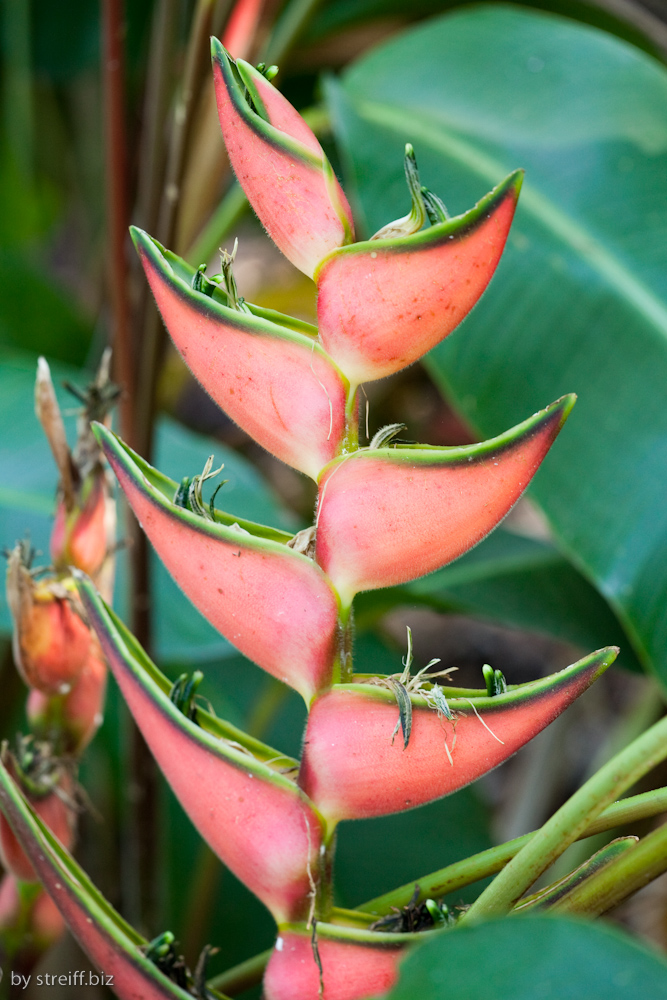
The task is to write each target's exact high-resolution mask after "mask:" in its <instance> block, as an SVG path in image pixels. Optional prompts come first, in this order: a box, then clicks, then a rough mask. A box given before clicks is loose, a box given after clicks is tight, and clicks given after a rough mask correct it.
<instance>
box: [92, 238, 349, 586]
mask: <svg viewBox="0 0 667 1000" xmlns="http://www.w3.org/2000/svg"><path fill="white" fill-rule="evenodd" d="M131 232H132V238H133V239H134V243H135V246H136V248H137V251H138V253H139V256H140V258H141V262H142V264H143V266H144V270H145V272H146V277H147V278H148V281H149V284H150V286H151V289H152V291H153V294H154V296H155V299H156V302H157V305H158V308H159V310H160V313H161V314H162V318H163V320H164V323H165V326H166V327H167V329H168V331H169V333H170V335H171V338H172V340H173V341H174V344H175V345H176V347H177V348H178V350H179V351H180V353H181V355H182V357H183V360H184V361H185V363H186V364H187V365H188V367H189V368H190V370H191V371H192V373H193V375H194V376H195V377H196V378H197V379H198V380H199V381H200V382H201V384H202V385H203V387H204V388H205V389H206V391H207V392H208V393H209V395H210V396H211V397H212V398H213V399H214V400H215V402H216V403H217V404H218V406H220V407H221V408H222V409H223V410H224V411H225V412H226V413H228V414H229V416H230V417H231V418H232V419H233V420H235V421H236V423H237V424H239V426H240V427H242V428H243V430H245V431H246V432H247V433H248V434H250V435H251V436H252V437H253V438H254V439H255V441H257V442H258V443H259V444H261V445H262V446H263V447H264V448H266V449H267V450H268V451H270V452H271V454H273V455H276V456H277V457H278V458H280V459H282V460H283V461H284V462H287V464H288V465H291V466H293V467H294V468H295V469H299V470H300V471H301V472H305V473H306V474H307V475H309V476H312V478H313V479H317V476H318V475H319V473H320V470H321V469H322V467H323V466H324V465H326V463H327V462H329V461H331V459H332V458H335V456H336V455H337V454H339V453H340V449H341V445H342V442H343V440H344V438H345V434H346V405H347V394H348V389H349V385H348V382H347V380H346V379H345V378H344V377H343V376H342V375H341V373H340V371H339V370H338V369H337V368H336V366H335V365H334V364H333V362H332V361H331V359H330V358H329V357H328V355H327V354H326V353H325V351H323V350H322V347H321V345H320V344H318V343H317V341H316V340H315V339H314V338H315V337H316V336H317V330H316V329H315V328H314V327H311V326H310V325H309V324H307V323H301V322H299V321H296V320H288V322H289V323H290V324H291V326H288V325H285V324H284V323H283V322H282V319H283V318H282V317H281V316H280V314H279V313H272V312H270V311H269V310H262V309H258V308H257V307H254V306H249V307H248V309H249V310H252V311H243V310H241V311H240V310H238V309H234V308H231V306H230V305H229V304H228V298H227V296H226V295H225V292H224V290H223V289H218V288H217V287H216V286H215V285H214V284H213V283H212V282H209V281H208V279H203V280H204V282H205V288H207V290H206V291H204V290H202V291H199V290H196V289H195V288H193V286H192V278H193V275H194V274H195V272H193V270H192V269H191V268H188V266H187V265H186V264H185V263H184V261H181V260H180V259H179V258H178V257H176V256H175V255H173V254H170V253H169V252H168V251H166V250H164V248H163V247H161V246H160V244H159V243H157V242H156V241H155V240H153V239H151V237H150V236H148V235H147V234H146V233H144V232H143V231H142V230H140V229H136V228H134V227H133V228H132V230H131ZM209 292H210V293H211V294H208V293H209ZM285 319H287V318H285ZM82 568H83V567H82Z"/></svg>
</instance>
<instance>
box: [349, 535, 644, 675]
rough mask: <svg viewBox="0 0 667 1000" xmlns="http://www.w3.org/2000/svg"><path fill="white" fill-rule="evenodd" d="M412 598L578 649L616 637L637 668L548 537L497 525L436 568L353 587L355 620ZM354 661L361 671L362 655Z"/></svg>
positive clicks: (605, 612) (626, 650) (629, 654)
mask: <svg viewBox="0 0 667 1000" xmlns="http://www.w3.org/2000/svg"><path fill="white" fill-rule="evenodd" d="M415 604H416V605H421V606H423V607H430V608H433V610H435V611H442V612H455V613H459V614H469V615H473V616H477V617H480V618H485V619H487V620H490V621H495V622H498V623H500V624H502V625H510V626H515V627H517V628H524V629H529V630H530V631H533V632H542V633H545V634H547V635H551V636H554V637H555V638H556V639H560V640H562V641H563V642H569V643H572V644H573V645H575V646H578V647H580V648H581V649H582V650H591V649H599V648H601V647H602V646H605V645H609V644H612V645H613V644H616V645H619V646H621V656H620V659H619V664H620V665H622V666H626V667H628V668H630V669H631V670H640V669H641V667H640V665H639V661H638V660H637V657H636V655H635V653H634V650H633V649H632V646H631V645H630V643H629V641H628V640H627V638H626V636H625V634H624V632H623V628H622V626H621V625H620V624H619V622H618V620H617V618H616V617H615V615H614V613H613V612H612V610H611V608H610V607H609V605H608V604H607V603H606V601H605V600H604V598H603V597H601V596H600V594H599V593H598V592H597V591H596V589H595V588H594V587H593V586H591V584H590V583H589V582H588V581H587V580H586V579H585V578H584V577H583V576H582V575H581V574H580V573H579V572H578V571H577V570H576V569H575V568H574V566H573V565H572V564H571V563H570V562H569V561H568V560H567V559H565V558H564V556H562V555H561V554H560V553H559V552H558V550H557V549H555V548H554V547H553V545H549V544H548V543H546V542H541V541H537V540H535V539H532V538H524V537H522V536H521V535H515V534H513V533H512V532H510V531H505V530H503V529H502V528H498V529H497V530H496V531H494V532H493V534H491V535H489V537H488V538H486V539H485V540H484V541H483V542H481V543H480V544H479V545H478V546H477V547H476V548H474V549H473V550H472V551H471V552H468V553H467V554H466V555H465V556H463V557H462V558H461V559H459V560H457V561H456V562H455V563H452V564H451V565H449V566H446V567H445V568H444V569H441V570H439V571H438V572H437V573H432V574H431V575H430V576H426V577H423V578H422V579H421V580H415V582H414V583H411V584H407V585H406V586H403V587H393V588H391V589H388V590H378V591H373V592H371V593H368V594H361V595H360V596H359V597H357V599H356V604H355V608H356V620H357V623H358V626H359V628H364V627H369V626H372V624H373V623H374V622H375V621H376V620H377V618H378V617H379V616H380V615H382V614H384V613H385V612H386V611H389V610H390V609H391V608H393V607H398V606H401V605H415ZM358 669H360V670H362V671H364V672H367V668H366V667H365V666H364V665H363V663H359V667H358ZM368 669H372V668H368ZM394 669H395V664H393V665H392V663H391V661H389V664H388V671H389V672H391V671H392V670H394Z"/></svg>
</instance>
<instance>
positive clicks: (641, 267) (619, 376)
mask: <svg viewBox="0 0 667 1000" xmlns="http://www.w3.org/2000/svg"><path fill="white" fill-rule="evenodd" d="M328 100H329V106H330V110H331V113H332V118H333V121H334V127H335V131H336V135H337V138H338V140H339V142H340V145H341V150H342V153H343V157H344V161H345V163H346V165H347V167H348V174H349V181H350V183H349V187H351V188H352V189H353V192H352V193H353V194H354V193H356V196H357V200H358V203H359V207H360V215H361V218H362V220H363V222H365V224H366V227H367V229H368V231H369V232H373V231H374V230H375V229H377V228H378V227H379V226H380V225H382V224H383V223H385V222H387V221H388V220H389V219H391V218H395V217H396V216H397V215H400V214H401V212H402V211H404V205H405V202H406V194H405V190H404V181H403V178H402V151H403V146H404V143H405V142H406V141H410V142H412V143H413V144H414V146H415V150H416V152H417V158H418V160H419V165H420V168H421V174H422V181H423V183H425V184H427V185H428V186H429V187H430V188H431V189H434V190H435V191H436V192H437V193H438V194H439V195H440V196H441V197H442V198H444V200H445V202H446V204H447V205H448V208H449V209H450V211H451V212H452V213H455V214H458V213H460V212H462V211H464V210H466V209H467V208H469V207H470V206H471V205H472V204H473V203H474V202H475V201H477V200H478V199H479V198H480V197H481V196H482V195H483V194H484V193H486V191H488V190H489V189H490V188H491V187H492V186H493V185H494V184H496V183H497V182H498V181H499V180H501V179H502V178H503V177H504V176H506V175H507V174H508V173H509V171H510V170H512V169H514V168H516V167H525V168H526V171H527V174H526V184H525V186H524V189H523V191H522V195H521V198H520V201H519V210H518V212H517V216H516V220H515V224H514V227H513V231H512V235H511V237H510V241H509V245H508V248H507V250H506V252H505V255H504V258H503V260H502V261H501V265H500V267H499V269H498V273H497V275H496V276H495V278H494V280H493V282H492V284H491V287H490V288H489V290H488V291H487V292H486V294H485V295H484V297H483V299H482V302H481V303H480V305H479V306H478V307H477V308H476V309H475V310H474V311H473V312H472V313H471V314H470V316H469V317H468V318H467V319H466V320H465V321H464V323H463V324H462V326H461V328H460V329H459V330H457V331H456V332H455V333H454V334H453V335H452V336H451V337H450V338H449V339H448V340H447V341H446V342H445V343H444V344H442V345H441V346H440V347H438V348H436V349H435V350H434V351H433V352H432V353H431V355H430V356H429V357H428V359H427V362H426V363H427V366H428V368H429V371H430V372H431V373H432V375H433V377H434V378H435V380H436V382H437V383H438V385H439V386H440V387H441V388H442V390H443V391H445V392H447V393H448V394H451V396H452V397H453V399H454V400H455V402H456V404H457V405H458V407H459V408H460V410H461V412H462V413H463V414H464V415H465V416H466V418H467V419H468V420H469V421H470V423H471V424H472V425H473V426H474V427H475V428H476V429H477V430H478V431H479V433H480V434H481V435H484V436H489V435H491V434H496V433H498V432H499V431H500V430H501V429H504V428H506V427H509V426H511V425H512V424H513V423H515V422H517V421H518V420H521V419H524V418H525V417H526V416H527V415H528V414H530V413H532V412H533V411H534V410H536V409H538V408H539V407H540V406H543V405H544V404H545V403H546V402H547V401H548V400H551V399H555V398H557V397H558V396H560V395H561V394H563V393H564V392H573V391H574V392H577V393H578V394H579V403H578V405H577V406H576V407H575V410H574V412H573V414H572V417H571V418H570V420H569V422H568V426H567V428H566V430H565V431H564V433H563V435H562V436H561V439H560V440H559V442H558V444H557V445H556V447H555V448H554V449H553V451H552V453H551V454H550V455H549V458H548V459H547V461H546V462H545V463H544V466H543V468H542V470H541V471H540V472H539V474H538V475H537V476H536V478H535V481H534V486H533V487H532V494H533V497H534V498H535V499H536V500H537V501H538V503H539V504H540V505H541V506H542V508H543V510H544V511H545V512H546V514H547V516H548V518H549V519H550V521H551V524H552V526H553V529H554V532H555V535H556V537H557V539H558V541H559V544H560V546H561V547H562V550H563V551H564V552H565V553H566V554H567V555H568V557H569V558H570V560H571V561H572V562H573V563H574V565H575V566H577V567H578V568H579V569H580V570H581V571H582V572H583V573H584V574H585V575H586V576H587V577H588V578H589V579H590V580H591V581H592V582H593V583H594V584H595V586H596V587H597V588H598V589H599V590H600V592H601V593H602V594H603V595H604V596H605V598H606V599H607V600H608V601H609V603H610V604H611V605H612V607H613V608H614V609H615V610H616V612H617V614H618V615H619V617H620V618H621V620H622V621H623V624H624V627H625V629H626V631H627V633H628V636H629V637H630V639H631V641H632V643H633V645H634V647H635V650H636V652H637V654H638V656H639V658H640V659H641V660H642V661H643V663H644V664H645V666H647V667H650V668H653V669H655V670H656V671H657V673H658V675H659V676H660V677H661V678H662V680H663V682H664V683H667V504H666V503H665V496H666V494H667V406H665V395H666V392H667V390H666V386H667V279H666V277H665V275H666V268H667V198H665V192H666V189H667V72H666V71H665V69H664V68H663V67H662V66H661V65H659V64H658V63H657V62H655V61H653V60H652V59H651V58H650V57H648V56H646V55H645V54H644V53H642V52H640V51H638V50H636V49H633V48H632V47H631V46H629V45H628V44H627V43H625V42H621V41H619V40H618V39H616V38H613V37H611V36H608V35H605V34H603V33H601V32H598V31H596V30H594V29H591V28H587V27H583V26H581V25H577V24H575V23H573V22H569V21H566V20H564V19H561V18H557V17H554V16H549V15H544V14H537V13H534V12H528V11H523V10H519V9H517V8H513V7H505V6H500V5H491V4H489V5H484V6H483V7H481V8H480V7H477V8H472V9H466V10H464V11H459V12H457V13H454V14H451V15H447V16H444V17H441V18H436V19H433V20H431V21H429V22H425V23H424V24H422V25H420V26H419V27H418V28H416V29H414V30H412V31H409V32H407V33H406V34H404V35H402V36H401V37H400V38H398V39H397V40H395V41H391V42H389V43H388V44H386V45H383V46H381V47H379V48H377V49H375V50H374V51H372V52H371V53H370V54H369V55H367V56H365V57H364V58H362V59H361V60H360V61H359V62H357V63H356V64H355V65H353V66H352V68H351V69H350V70H348V72H347V73H346V74H345V75H344V77H343V81H342V85H336V84H333V83H331V84H330V85H329V87H328Z"/></svg>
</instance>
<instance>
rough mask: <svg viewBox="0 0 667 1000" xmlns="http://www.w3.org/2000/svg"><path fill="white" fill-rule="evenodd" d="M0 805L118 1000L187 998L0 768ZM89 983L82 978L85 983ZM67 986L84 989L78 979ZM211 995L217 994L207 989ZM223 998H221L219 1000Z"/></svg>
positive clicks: (101, 983) (2, 768)
mask: <svg viewBox="0 0 667 1000" xmlns="http://www.w3.org/2000/svg"><path fill="white" fill-rule="evenodd" d="M0 806H1V807H2V811H3V813H4V815H5V816H6V818H7V820H8V822H9V823H10V824H11V826H12V829H13V830H14V833H15V835H16V836H17V837H18V838H19V839H20V840H21V843H22V844H24V845H25V849H26V853H27V854H28V856H29V857H30V860H31V862H32V864H33V865H34V868H35V871H36V873H37V874H38V876H39V878H40V880H41V882H42V884H43V885H44V887H45V889H46V890H47V892H48V893H49V895H50V896H51V898H52V900H53V901H54V903H55V904H56V906H57V908H58V909H59V911H60V913H61V914H62V915H63V917H64V919H65V922H66V923H67V925H68V927H69V929H70V931H71V932H72V934H73V935H74V937H75V938H76V940H77V941H78V942H79V944H80V945H81V947H82V948H83V950H84V951H85V952H86V953H87V955H88V956H89V958H90V959H91V961H92V962H93V964H94V965H95V966H96V968H97V969H99V970H100V972H99V977H100V978H99V980H98V985H107V984H113V991H114V993H115V994H116V996H117V997H119V998H120V1000H137V997H141V1000H192V993H191V992H189V991H187V990H185V989H181V987H179V986H177V985H176V983H175V982H173V980H171V979H169V978H168V977H167V976H166V975H165V973H164V972H163V971H162V970H161V969H160V968H159V967H158V965H157V964H156V963H155V962H154V961H152V960H151V958H150V957H149V956H148V955H147V951H148V942H147V941H146V939H145V938H143V937H142V936H141V935H140V934H138V933H137V932H136V931H135V930H134V929H133V928H132V927H131V926H130V925H129V924H128V923H126V922H125V921H124V920H123V918H122V917H121V916H120V915H119V914H118V913H116V911H115V910H114V909H113V907H112V906H110V904H109V903H108V902H107V901H106V899H104V897H103V896H102V895H101V893H100V892H98V890H97V889H96V888H95V886H94V885H93V884H92V883H91V881H90V879H89V878H88V876H87V875H86V874H85V872H84V871H83V870H82V869H81V868H80V867H79V865H77V863H76V862H75V861H74V859H73V858H72V857H71V856H70V855H69V854H68V853H67V851H65V850H63V848H62V847H61V845H60V844H59V843H58V842H57V840H55V838H54V837H53V835H52V834H51V833H50V831H49V829H48V828H47V827H46V826H45V825H44V824H43V823H42V822H41V821H40V819H39V817H38V816H36V815H35V813H34V812H33V811H32V809H31V808H30V806H29V805H28V803H27V802H26V801H25V799H24V798H23V796H22V795H21V794H20V792H19V790H18V789H17V787H16V785H15V784H14V783H13V781H12V779H11V778H10V776H9V774H8V772H7V770H6V768H5V767H4V766H3V765H2V764H0ZM93 975H96V974H95V973H93ZM89 983H90V979H89V978H88V977H87V982H86V984H85V985H88V984H89ZM72 985H76V986H81V985H84V984H83V983H82V982H81V981H78V982H76V983H72ZM210 992H211V996H212V997H219V996H220V994H217V993H215V991H210ZM222 1000H224V998H222Z"/></svg>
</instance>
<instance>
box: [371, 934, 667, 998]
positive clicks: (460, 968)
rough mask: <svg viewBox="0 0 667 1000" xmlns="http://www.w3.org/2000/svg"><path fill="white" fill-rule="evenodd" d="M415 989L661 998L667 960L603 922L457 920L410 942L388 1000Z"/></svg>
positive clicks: (666, 988) (431, 993)
mask: <svg viewBox="0 0 667 1000" xmlns="http://www.w3.org/2000/svg"><path fill="white" fill-rule="evenodd" d="M490 991H491V992H490ZM420 996H421V997H428V998H429V1000H451V997H452V996H455V997H456V1000H488V998H489V996H493V1000H543V998H547V997H553V998H554V1000H556V998H558V1000H598V998H599V1000H646V998H647V997H651V998H655V1000H659V998H666V997H667V962H665V960H664V958H663V957H662V955H658V954H657V952H656V953H654V952H651V951H649V950H648V949H647V948H645V947H643V946H641V945H639V944H637V943H635V942H634V941H633V940H632V939H631V938H629V937H628V936H627V935H626V934H623V933H621V932H620V931H617V930H615V929H612V928H611V927H608V926H605V925H604V924H589V923H584V922H583V921H576V920H564V919H562V918H556V917H515V918H510V919H505V920H494V921H490V922H489V923H486V924H480V925H478V926H476V927H475V926H473V927H460V928H457V929H455V930H453V931H450V932H445V933H443V934H442V935H441V936H440V937H438V938H436V939H434V940H431V941H429V942H428V943H426V944H424V945H422V946H421V947H420V948H417V949H415V951H414V952H413V953H412V954H411V955H409V956H408V958H407V959H406V960H405V962H403V963H402V964H401V972H400V980H399V983H398V985H397V986H395V987H394V989H393V990H392V991H391V993H390V994H389V997H388V1000H414V998H415V997H420Z"/></svg>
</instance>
